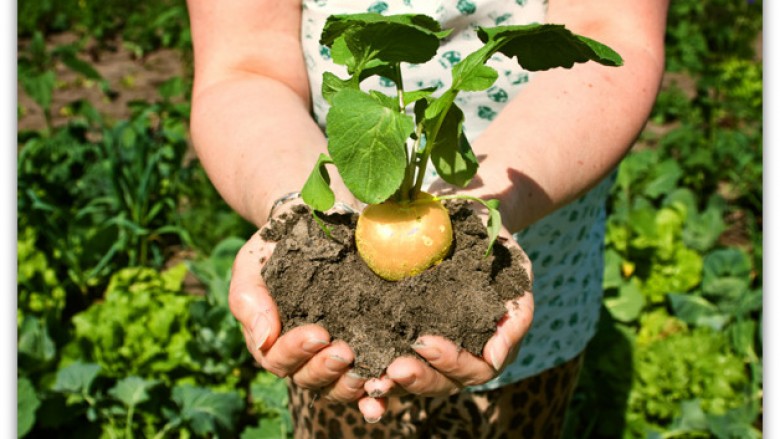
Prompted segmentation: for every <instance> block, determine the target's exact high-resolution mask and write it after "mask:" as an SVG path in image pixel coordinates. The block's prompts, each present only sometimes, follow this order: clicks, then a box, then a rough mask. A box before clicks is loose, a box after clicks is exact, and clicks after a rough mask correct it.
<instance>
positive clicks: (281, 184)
mask: <svg viewBox="0 0 780 439" xmlns="http://www.w3.org/2000/svg"><path fill="white" fill-rule="evenodd" d="M188 6H189V10H190V16H191V22H192V36H193V43H194V44H193V45H194V54H195V85H194V89H193V98H192V115H191V126H192V128H191V131H192V139H193V142H194V146H195V149H196V151H197V154H198V157H199V158H200V159H201V161H202V163H203V166H204V167H205V169H206V171H207V172H208V174H209V177H210V178H211V180H212V182H213V183H214V185H215V186H216V187H217V189H218V190H219V192H220V193H221V194H222V196H223V197H224V198H225V199H226V201H227V202H228V204H230V205H231V207H233V208H234V209H235V210H236V211H237V212H238V213H240V214H241V215H242V216H244V217H245V218H247V219H248V220H249V221H251V222H253V223H255V224H256V225H258V226H260V225H262V224H263V223H264V222H265V219H266V217H267V215H268V211H269V209H270V207H271V204H272V203H273V201H274V200H276V199H278V198H279V197H280V196H282V195H284V194H286V193H288V192H290V191H293V190H296V189H299V188H300V187H301V186H303V183H304V181H305V179H306V177H307V176H308V173H309V172H310V171H311V169H312V167H313V166H314V163H315V161H316V160H317V157H318V155H319V153H320V152H325V150H326V141H325V138H324V135H323V134H322V132H321V131H320V129H319V127H318V126H317V125H316V123H315V122H314V121H313V119H312V118H311V117H310V115H309V101H310V99H309V84H308V80H307V76H306V66H305V64H304V60H303V54H302V50H301V47H300V36H299V33H300V21H301V18H300V17H301V5H300V1H275V0H230V1H220V2H213V1H201V0H189V1H188ZM334 189H335V190H336V191H337V193H338V194H339V195H342V196H341V197H340V198H341V199H343V200H345V201H350V200H349V198H347V197H348V195H347V194H346V193H344V192H343V191H341V190H340V189H339V185H338V184H336V185H334Z"/></svg>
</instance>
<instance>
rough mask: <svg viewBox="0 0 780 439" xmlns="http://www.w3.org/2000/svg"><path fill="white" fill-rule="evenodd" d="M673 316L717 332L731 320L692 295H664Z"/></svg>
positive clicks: (706, 302)
mask: <svg viewBox="0 0 780 439" xmlns="http://www.w3.org/2000/svg"><path fill="white" fill-rule="evenodd" d="M666 297H667V298H668V299H669V304H670V305H671V307H672V311H673V312H674V315H675V316H676V317H677V318H679V319H680V320H682V321H684V322H685V323H688V324H690V325H696V326H709V327H710V328H712V329H714V330H716V331H719V330H721V329H723V327H724V326H725V325H726V324H727V323H728V322H729V320H731V318H730V316H728V315H725V314H722V313H721V312H720V310H718V307H717V306H715V305H714V304H712V303H711V302H710V301H708V300H707V299H705V298H703V297H701V296H697V295H694V294H680V293H669V294H667V295H666Z"/></svg>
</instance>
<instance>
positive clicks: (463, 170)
mask: <svg viewBox="0 0 780 439" xmlns="http://www.w3.org/2000/svg"><path fill="white" fill-rule="evenodd" d="M463 120H464V116H463V111H461V109H460V108H458V106H457V105H455V104H453V105H452V107H450V111H448V112H447V115H446V116H445V117H444V121H443V122H442V124H441V127H440V128H439V131H438V135H437V136H436V139H435V140H434V143H433V147H432V149H431V161H432V162H433V166H434V167H435V168H436V171H437V172H438V173H439V176H440V177H441V178H442V179H443V180H444V181H446V182H447V183H450V184H454V185H456V186H460V187H465V186H467V185H468V184H469V182H471V179H472V178H474V175H476V173H477V168H478V167H479V162H478V161H477V156H476V155H474V151H473V150H472V149H471V145H470V144H469V141H468V139H467V138H466V135H465V134H464V133H463Z"/></svg>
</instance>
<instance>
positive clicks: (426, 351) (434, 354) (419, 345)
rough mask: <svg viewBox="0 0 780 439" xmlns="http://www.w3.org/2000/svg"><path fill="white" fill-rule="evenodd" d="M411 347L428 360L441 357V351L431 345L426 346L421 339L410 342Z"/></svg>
mask: <svg viewBox="0 0 780 439" xmlns="http://www.w3.org/2000/svg"><path fill="white" fill-rule="evenodd" d="M412 349H414V350H415V351H417V353H418V354H420V355H422V356H423V357H425V359H426V360H428V361H436V360H438V359H439V358H441V351H440V350H439V349H438V348H435V347H433V346H428V345H426V344H425V343H424V342H422V341H421V340H417V341H416V342H414V343H413V344H412Z"/></svg>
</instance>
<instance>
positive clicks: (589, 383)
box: [17, 0, 763, 439]
mask: <svg viewBox="0 0 780 439" xmlns="http://www.w3.org/2000/svg"><path fill="white" fill-rule="evenodd" d="M184 7H185V6H184V2H182V1H173V0H172V1H163V2H157V3H155V4H154V5H148V4H140V3H138V2H129V1H126V0H109V1H105V2H100V3H93V2H76V1H60V2H52V1H48V0H38V1H30V2H24V3H21V4H20V5H19V39H20V50H19V74H20V82H21V81H25V82H27V85H25V84H24V83H20V85H19V94H20V99H21V97H29V96H28V95H27V94H28V88H29V89H30V90H33V93H35V92H34V90H36V89H37V90H43V92H42V93H41V94H40V95H39V97H41V96H42V97H44V98H46V97H47V96H48V94H47V93H48V92H47V91H46V90H49V89H50V90H51V101H46V100H45V99H44V100H43V101H42V102H43V103H46V102H49V104H48V105H49V110H48V111H49V114H50V123H49V124H47V123H46V122H45V121H44V120H43V119H42V118H41V120H40V122H39V123H37V124H36V125H29V124H27V122H28V118H29V117H30V115H31V113H32V107H31V106H38V105H39V104H37V103H35V100H32V99H30V100H29V101H25V102H30V104H29V106H27V105H28V104H24V106H20V110H19V113H18V114H19V118H20V119H19V120H20V126H22V123H24V125H23V126H25V127H32V128H31V129H24V130H21V131H20V132H19V135H18V150H19V158H18V163H17V166H18V168H17V169H18V175H19V181H18V185H19V190H18V199H17V200H18V205H19V210H18V212H17V213H18V218H19V219H18V225H17V226H18V227H17V258H18V272H17V279H18V284H17V302H18V307H17V346H18V353H17V365H18V372H17V378H18V385H17V392H18V414H17V421H18V435H19V437H62V438H69V437H73V438H89V437H147V436H148V437H242V438H285V437H289V431H290V429H289V425H290V424H289V422H290V420H289V415H287V412H286V390H285V385H284V382H283V381H281V380H279V379H277V378H276V377H274V376H273V375H271V374H269V373H266V372H264V371H262V370H258V369H257V368H256V367H255V365H254V364H253V363H252V360H251V358H250V357H249V355H248V354H247V353H246V351H245V349H246V348H245V346H244V344H243V341H242V339H241V337H240V329H239V328H238V327H237V325H236V323H235V320H234V319H233V318H232V316H230V313H229V311H228V308H227V306H226V302H225V299H226V297H225V294H226V291H227V288H226V286H227V284H228V282H229V279H230V270H229V267H230V264H231V261H232V258H233V255H234V254H235V251H236V250H237V249H238V248H239V246H240V244H241V243H243V242H244V241H245V239H246V237H248V236H249V234H250V233H252V232H253V229H252V227H251V226H250V225H248V224H246V223H244V222H242V221H241V220H240V218H238V217H237V216H236V215H235V214H234V213H232V212H231V211H230V210H229V209H228V208H227V206H225V204H224V203H223V202H222V201H221V200H220V199H219V197H218V196H217V194H216V192H215V191H214V189H213V188H212V187H211V186H210V185H209V183H208V181H207V179H206V178H205V175H204V174H203V171H202V169H201V168H200V166H199V165H198V163H197V161H192V160H191V159H190V158H189V156H188V153H187V138H186V132H187V118H188V114H189V106H188V105H187V99H188V96H187V93H188V91H187V90H188V89H189V83H188V82H189V80H188V79H187V78H188V73H185V74H182V73H181V72H180V71H170V73H169V75H170V76H169V78H166V79H168V80H167V81H160V82H155V83H152V84H151V86H150V88H149V89H148V90H145V91H144V92H145V94H144V97H143V98H141V99H140V100H138V101H136V102H135V103H133V104H132V105H130V106H128V107H126V109H125V111H124V112H123V113H121V114H122V115H121V116H116V114H118V113H115V112H113V111H115V110H116V109H115V108H111V109H110V110H111V111H112V113H111V114H113V116H109V115H108V113H107V110H106V107H107V106H110V105H114V106H116V104H117V103H118V102H120V101H121V99H117V96H118V95H119V96H120V97H121V95H123V94H127V93H129V92H136V91H138V90H135V89H133V88H132V87H131V86H132V85H133V84H142V83H144V81H142V80H141V79H142V78H140V77H136V78H134V79H135V80H131V78H126V77H125V78H123V77H121V76H112V75H111V74H110V73H107V72H108V71H107V70H106V69H104V67H105V65H104V64H105V63H106V62H108V61H109V60H111V59H112V57H111V56H108V55H117V54H126V55H127V59H129V60H134V62H136V63H138V65H141V64H142V63H144V62H145V60H146V59H149V58H153V57H154V56H155V55H157V54H159V53H171V52H165V50H167V49H170V48H175V49H176V50H179V51H180V55H181V60H182V61H181V64H182V65H184V66H185V72H186V66H187V65H188V59H189V57H190V56H191V53H190V50H189V47H188V44H189V43H188V35H187V31H186V29H187V26H186V14H185V13H183V11H184V9H183V8H184ZM761 8H762V2H761V1H760V0H756V1H744V2H743V1H739V2H734V1H728V0H708V1H705V2H702V1H694V0H680V1H675V2H672V4H671V10H670V16H669V28H668V31H667V43H668V45H667V57H668V59H667V70H668V71H667V76H666V82H665V86H664V88H663V91H662V93H661V95H660V96H659V100H658V103H657V105H656V108H655V109H654V111H653V115H652V118H651V120H650V123H649V125H648V128H647V130H646V131H645V132H644V133H643V135H642V137H641V138H640V139H639V141H638V142H637V145H636V147H635V149H634V150H633V151H632V152H631V153H630V154H629V155H628V157H627V158H626V160H625V161H624V162H623V164H622V165H621V168H620V170H619V172H618V174H617V175H616V176H615V178H616V180H615V185H614V189H613V193H612V196H611V198H610V204H609V217H608V233H607V235H608V238H607V241H606V242H605V245H606V248H607V250H608V252H607V254H608V260H607V270H606V272H605V276H604V286H605V289H606V293H607V297H606V298H605V302H604V310H603V318H602V320H601V324H600V328H599V332H598V334H597V337H596V339H594V340H593V342H592V343H591V345H590V346H589V348H588V351H587V357H586V358H587V359H586V367H585V370H584V372H583V374H582V376H581V380H580V383H579V387H578V389H577V392H576V394H575V396H574V401H573V406H572V411H571V415H570V417H569V419H568V423H567V428H568V431H567V437H568V438H577V439H579V438H622V437H625V438H718V439H720V438H750V437H761V428H762V423H761V421H762V413H763V412H762V406H761V402H762V392H763V384H762V376H763V374H762V358H763V351H762V346H763V343H762V320H761V318H762V317H761V314H762V313H761V307H762V304H761V302H762V300H761V299H762V294H763V293H762V281H763V275H762V273H763V272H762V263H763V259H762V245H763V244H762V235H763V232H762V227H763V226H762V206H761V199H762V194H763V189H762V185H761V180H762V178H761V177H762V175H763V168H762V124H763V122H762V120H763V119H762V113H761V102H762V100H761V94H762V80H761V78H762V65H761V60H760V57H757V52H756V41H757V40H756V36H757V35H756V34H757V33H758V32H760V29H761V26H762V22H761ZM166 11H167V12H168V14H163V12H166ZM163 18H164V19H163ZM36 30H37V31H39V32H40V37H35V31H36ZM68 30H69V31H70V32H72V33H73V34H74V35H75V37H76V38H71V39H68V40H67V41H74V42H75V44H71V43H67V44H70V45H71V48H65V49H60V50H56V49H57V47H58V46H61V45H62V42H61V41H62V39H60V38H59V37H61V36H62V34H61V32H63V31H68ZM33 38H39V40H38V42H34V41H33ZM95 41H100V42H102V43H104V44H94V42H95ZM33 47H36V49H35V50H36V51H37V53H39V54H43V55H44V56H40V57H37V58H36V57H34V56H33V55H32V52H30V51H28V50H32V48H33ZM758 55H760V50H759V51H758ZM72 59H78V60H81V61H83V62H84V63H85V64H86V65H87V66H89V67H90V68H91V69H93V70H94V71H96V72H98V73H100V75H101V77H100V79H98V78H96V77H93V78H90V77H89V76H88V75H87V73H88V70H87V69H83V68H82V67H83V66H84V64H80V63H78V62H71V60H72ZM68 62H70V64H71V65H67V64H66V63H68ZM23 64H24V65H25V66H24V67H23V66H22V65H23ZM28 67H29V68H30V69H31V70H29V71H28V70H26V69H28ZM33 67H34V68H33ZM77 69H81V70H82V71H81V72H80V73H79V71H78V70H77ZM28 72H30V73H28ZM47 72H51V73H47ZM74 73H75V74H76V75H77V76H79V77H80V78H81V79H79V80H78V81H73V83H70V82H68V83H66V81H64V80H63V78H65V77H66V75H71V74H74ZM152 73H154V74H155V75H159V74H160V72H149V73H144V74H147V75H148V76H152ZM90 74H91V73H90ZM39 75H42V76H40V78H43V82H42V83H40V84H37V85H36V84H35V81H36V78H39ZM139 75H140V73H139ZM50 78H53V81H50ZM102 84H105V88H103V85H102ZM90 87H92V88H95V87H97V88H98V89H100V90H101V91H100V94H99V95H100V96H101V97H100V98H98V99H93V100H86V99H74V100H72V101H63V94H64V92H65V91H67V92H68V93H71V94H69V96H73V93H74V92H75V91H76V90H77V89H83V90H84V91H85V93H84V96H88V94H87V93H86V92H88V91H89V90H91V89H90ZM103 90H105V92H104V91H103ZM123 105H124V104H123ZM23 107H24V108H23ZM144 151H145V152H144ZM147 161H148V164H147ZM141 165H148V169H147V168H146V167H144V166H141ZM116 166H119V167H123V166H127V167H134V169H135V168H137V169H142V170H143V169H146V171H145V172H148V173H149V175H148V176H147V177H146V179H145V180H144V181H146V182H147V183H146V186H142V185H141V184H142V183H141V181H142V179H141V176H143V175H144V174H143V172H141V173H140V174H134V175H132V176H120V175H117V176H115V177H116V178H113V177H112V176H110V175H109V174H110V172H111V171H110V170H111V169H114V168H113V167H116ZM112 178H113V180H112ZM141 187H146V190H144V191H139V188H141ZM95 200H97V201H95ZM132 206H136V207H135V208H133V207H132ZM134 212H135V213H134ZM171 226H173V228H171ZM315 228H317V229H318V227H317V226H315ZM63 231H67V232H68V233H67V234H66V233H64V232H63ZM66 235H67V236H66ZM187 235H188V237H187ZM119 236H124V238H123V239H119V240H118V239H117V237H119ZM231 236H232V237H231ZM144 242H145V244H144ZM144 246H145V247H146V250H143V248H144ZM485 246H486V244H485V245H480V249H481V250H480V255H482V254H483V252H484V248H485ZM112 247H113V251H112V252H110V251H109V250H111V248H112ZM143 254H145V255H146V256H145V257H142V256H141V255H143ZM107 255H108V256H107ZM147 333H148V334H149V335H148V336H147ZM141 334H143V336H141Z"/></svg>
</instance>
